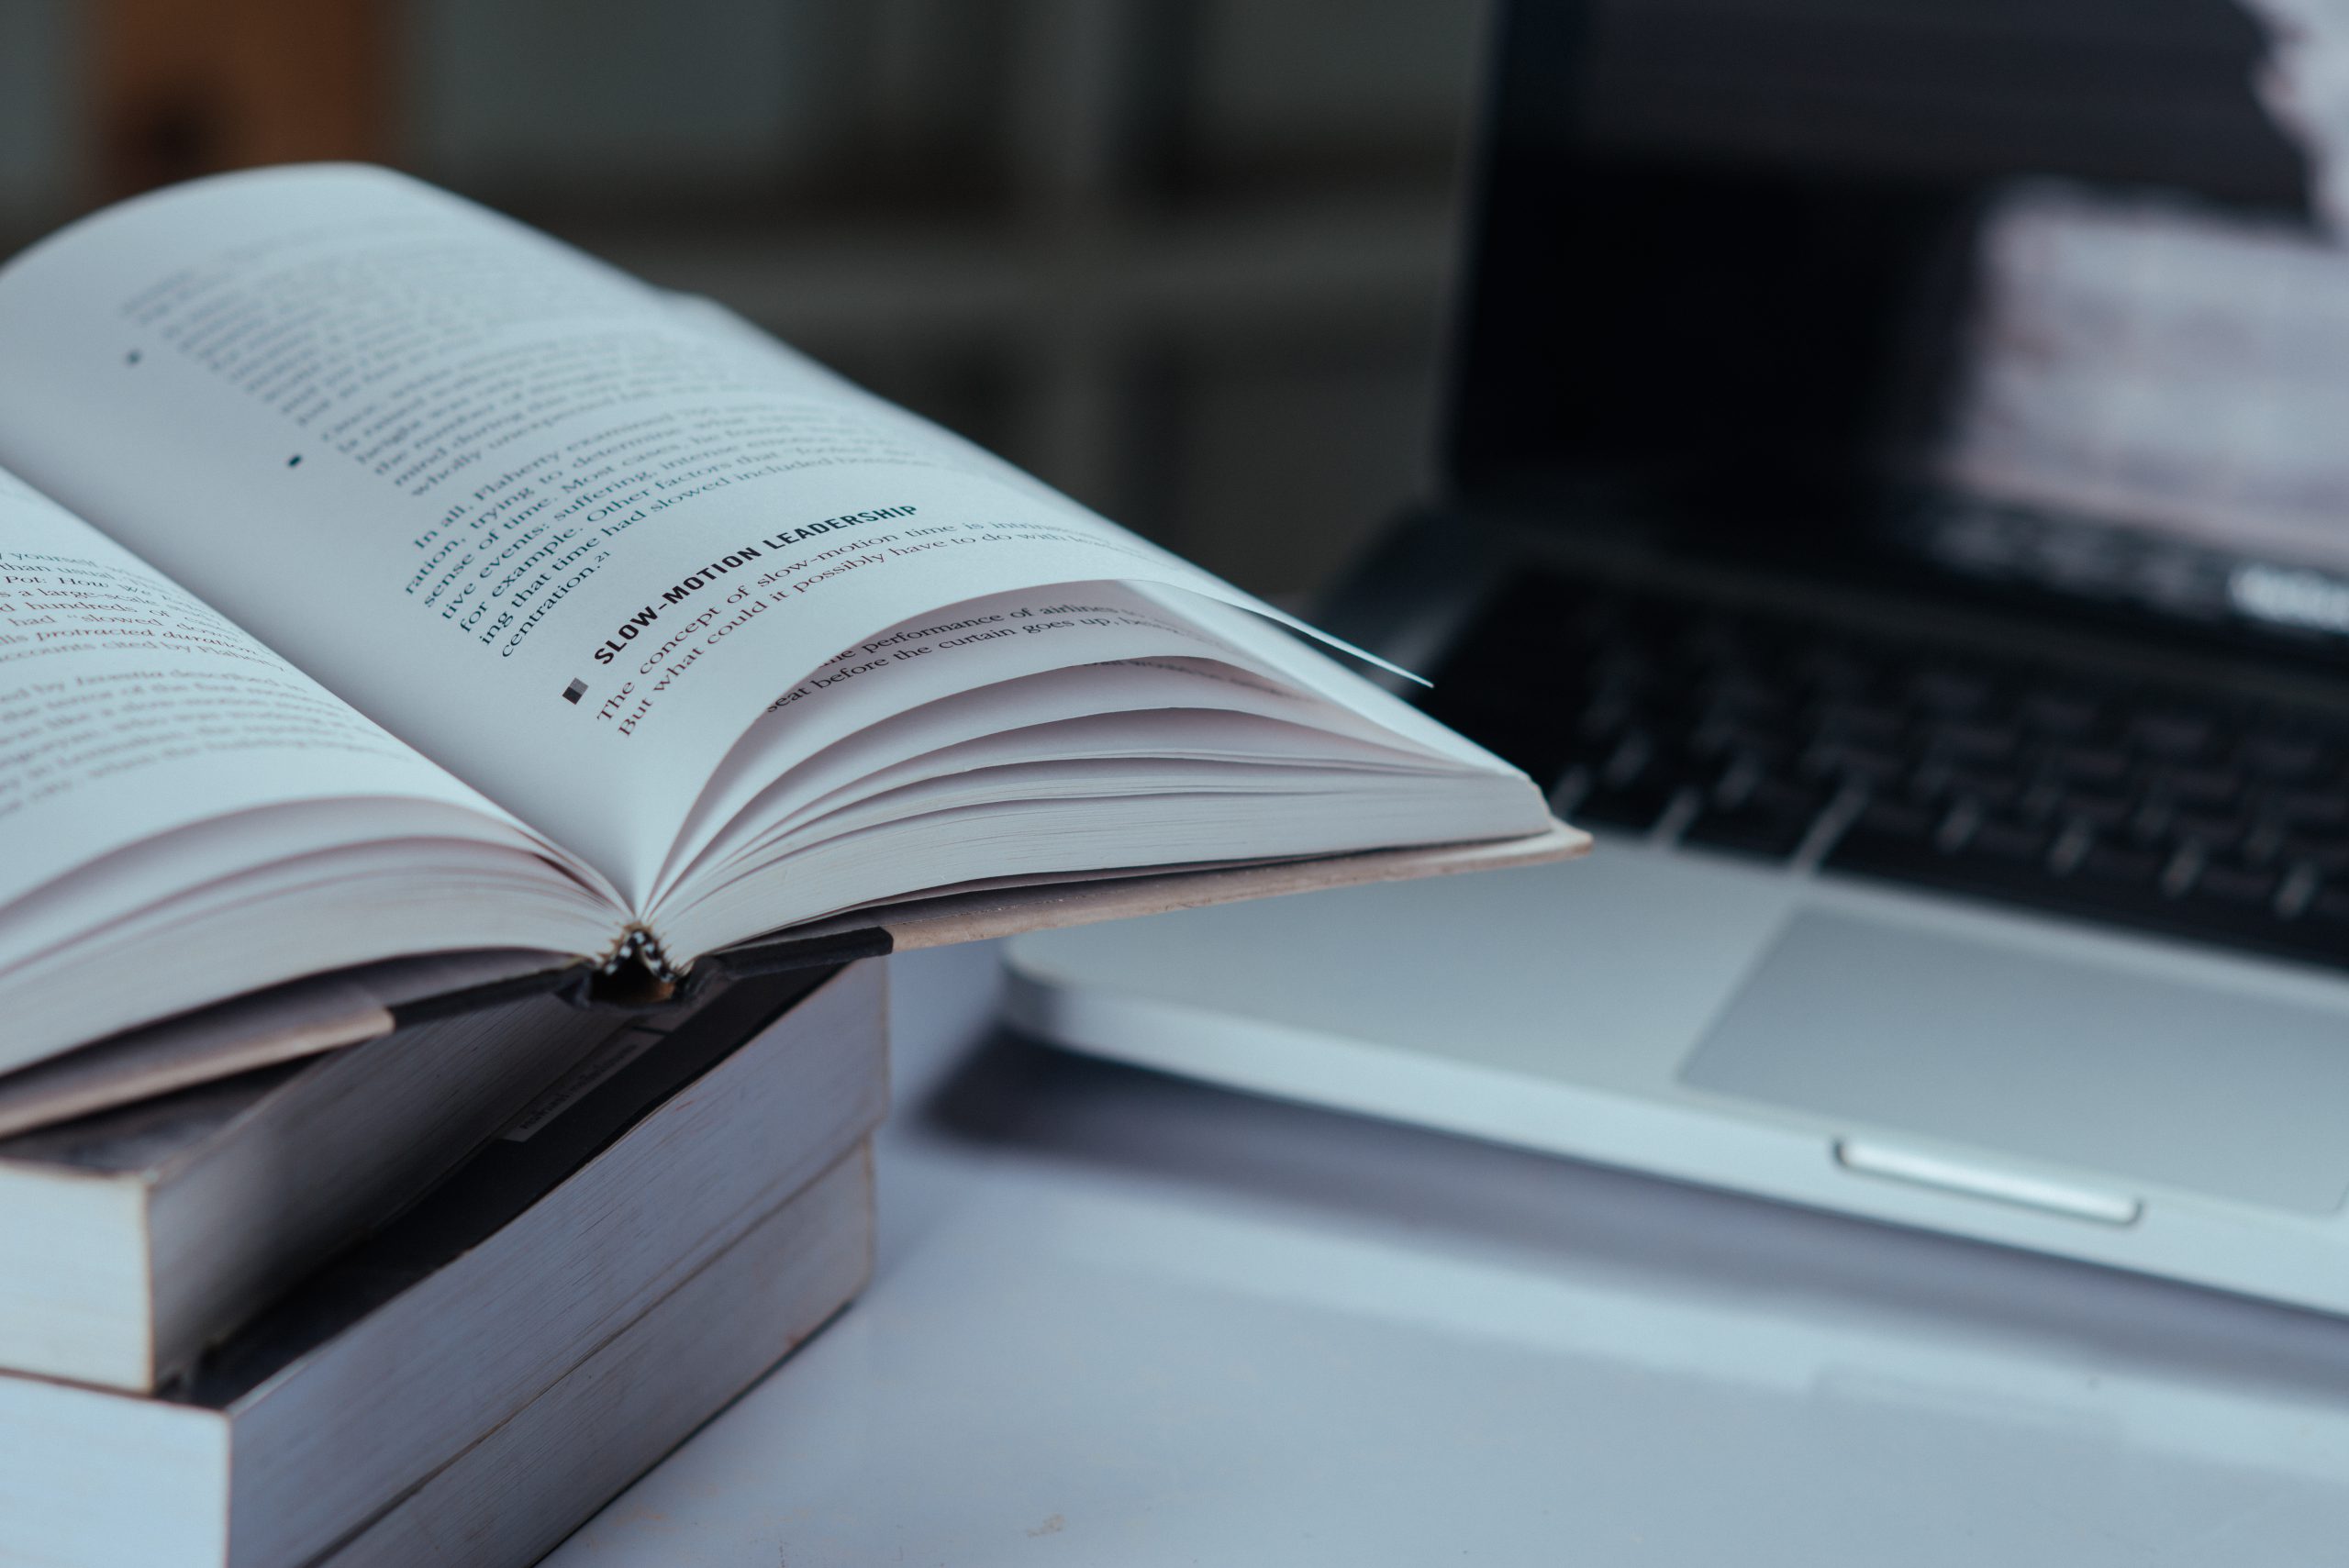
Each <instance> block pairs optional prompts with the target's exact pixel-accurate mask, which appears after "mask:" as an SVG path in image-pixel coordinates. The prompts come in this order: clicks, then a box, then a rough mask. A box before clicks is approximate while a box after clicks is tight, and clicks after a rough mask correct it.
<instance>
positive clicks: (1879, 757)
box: [1802, 740, 1909, 786]
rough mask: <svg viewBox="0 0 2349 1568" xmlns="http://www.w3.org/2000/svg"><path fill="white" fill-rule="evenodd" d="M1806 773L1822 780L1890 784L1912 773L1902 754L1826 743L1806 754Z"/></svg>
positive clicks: (1848, 743)
mask: <svg viewBox="0 0 2349 1568" xmlns="http://www.w3.org/2000/svg"><path fill="white" fill-rule="evenodd" d="M1802 765H1803V769H1804V771H1805V772H1807V773H1810V774H1812V775H1813V776H1815V777H1818V778H1822V779H1850V780H1860V781H1863V782H1865V783H1867V784H1872V785H1876V786H1882V785H1885V784H1891V783H1893V782H1894V781H1896V780H1898V779H1899V778H1901V777H1903V776H1904V775H1905V774H1907V773H1908V772H1909V760H1908V759H1907V758H1906V757H1903V756H1902V755H1900V753H1899V752H1898V751H1883V750H1879V749H1877V748H1875V747H1870V746H1865V745H1861V744H1858V743H1856V742H1854V741H1848V740H1826V741H1821V742H1820V743H1819V744H1818V745H1816V746H1813V747H1812V748H1811V749H1810V750H1809V751H1808V752H1806V753H1804V755H1803V759H1802Z"/></svg>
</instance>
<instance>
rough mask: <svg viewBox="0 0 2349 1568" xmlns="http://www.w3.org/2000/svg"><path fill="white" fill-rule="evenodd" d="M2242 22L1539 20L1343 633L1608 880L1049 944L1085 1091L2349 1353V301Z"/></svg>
mask: <svg viewBox="0 0 2349 1568" xmlns="http://www.w3.org/2000/svg"><path fill="white" fill-rule="evenodd" d="M2282 39H2286V34H2285V33H2284V31H2283V30H2282V26H2281V24H2280V23H2279V22H2278V21H2277V20H2276V19H2275V17H2273V15H2272V14H2270V13H2268V12H2267V11H2266V7H2265V6H2234V5H2231V4H2226V3H2223V0H2062V3H2058V0H1965V3H1958V0H1947V3H1942V4H1936V5H1932V6H1917V5H1910V4H1898V3H1893V0H1873V3H1871V0H1589V3H1569V0H1522V3H1520V4H1517V5H1514V6H1508V7H1507V8H1506V9H1505V12H1504V15H1503V16H1502V17H1501V19H1500V21H1499V24H1498V28H1497V49H1496V52H1495V61H1494V66H1493V71H1492V77H1491V86H1490V91H1489V97H1488V102H1487V115H1486V122H1487V123H1486V128H1485V134H1484V139H1483V146H1482V150H1481V153H1480V165H1481V180H1480V184H1481V192H1480V199H1479V203H1478V209H1479V210H1478V214H1477V216H1476V217H1475V220H1474V222H1473V224H1472V228H1473V233H1472V236H1471V245H1470V257H1469V262H1468V266H1467V269H1466V274H1467V275H1466V280H1465V287H1464V299H1463V303H1462V307H1461V311H1460V317H1459V320H1458V324H1457V331H1456V334H1455V339H1456V341H1455V352H1454V356H1453V369H1452V387H1451V396H1450V408H1449V417H1448V423H1447V428H1446V430H1445V432H1444V434H1443V436H1442V452H1441V456H1442V462H1441V465H1440V466H1441V471H1442V486H1441V493H1440V494H1439V495H1436V496H1434V497H1433V498H1432V499H1431V501H1430V502H1429V503H1428V504H1427V505H1425V506H1423V507H1421V508H1419V510H1417V511H1416V512H1415V513H1414V514H1413V515H1412V516H1410V517H1408V518H1406V519H1404V520H1402V522H1401V523H1400V524H1399V525H1398V526H1397V528H1395V529H1393V530H1392V531H1391V533H1390V534H1389V535H1388V536H1387V537H1386V539H1385V540H1384V541H1383V542H1382V543H1381V545H1380V546H1379V547H1378V548H1377V549H1376V550H1374V551H1373V552H1372V554H1371V555H1370V557H1369V558H1368V559H1367V560H1366V561H1364V562H1362V563H1360V566H1359V569H1358V570H1357V571H1355V572H1353V573H1352V574H1351V575H1350V577H1349V578H1348V580H1347V581H1346V582H1345V583H1344V584H1342V585H1341V588H1340V590H1339V591H1338V592H1337V594H1336V595H1334V596H1333V598H1332V599H1331V601H1330V603H1329V604H1328V605H1327V606H1325V609H1326V611H1327V613H1326V615H1325V617H1324V619H1325V620H1326V621H1327V622H1329V623H1330V624H1331V626H1332V628H1333V629H1335V630H1337V631H1338V632H1340V633H1341V635H1345V636H1348V637H1351V638H1353V639H1357V640H1360V641H1362V642H1364V644H1365V645H1366V646H1373V647H1375V648H1377V649H1378V650H1379V651H1382V652H1384V653H1386V654H1387V655H1389V656H1391V657H1394V658H1396V659H1397V660H1399V661H1401V662H1405V663H1406V664H1408V665H1409V666H1411V667H1413V668H1417V669H1420V670H1423V671H1426V672H1428V673H1430V674H1431V676H1432V679H1433V683H1434V684H1433V687H1432V689H1431V691H1430V692H1428V693H1426V694H1425V695H1423V696H1422V697H1421V698H1420V699H1419V700H1421V701H1423V702H1424V704H1425V706H1427V707H1428V708H1429V710H1430V711H1431V712H1433V713H1434V714H1436V715H1437V716H1439V717H1442V719H1444V720H1445V721H1447V722H1448V723H1450V724H1452V725H1453V726H1454V727H1456V728H1459V729H1461V730H1462V731H1464V733H1466V734H1467V735H1469V736H1470V737H1472V738H1474V739H1475V740H1479V741H1481V742H1483V743H1484V744H1486V745H1487V746H1489V747H1490V748H1492V749H1493V750H1495V751H1498V752H1499V753H1501V754H1502V755H1504V756H1506V757H1508V758H1509V759H1510V760H1511V761H1513V762H1516V763H1518V764H1519V765H1520V766H1521V767H1523V768H1524V769H1526V770H1527V771H1528V772H1529V773H1531V774H1533V775H1534V776H1535V777H1536V778H1537V779H1539V780H1540V781H1542V784H1544V785H1545V786H1546V787H1548V788H1550V789H1551V790H1552V791H1553V800H1554V803H1555V806H1556V807H1557V809H1558V810H1559V811H1560V813H1561V814H1562V815H1564V816H1565V817H1568V818H1569V819H1570V820H1573V821H1575V822H1576V823H1578V824H1580V825H1582V826H1584V827H1586V828H1590V829H1591V830H1592V831H1593V832H1594V833H1595V834H1596V835H1597V845H1596V848H1595V850H1594V851H1593V853H1592V854H1591V855H1590V856H1589V857H1588V858H1587V859H1586V860H1585V861H1583V862H1576V863H1569V864H1564V865H1558V866H1549V867H1541V868H1534V869H1529V870H1523V871H1515V872H1507V873H1494V874H1491V875H1486V876H1470V877H1462V878H1457V879H1449V880H1444V881H1439V882H1434V883H1417V884H1401V885H1395V886H1384V887H1372V888H1362V889H1354V890H1349V891H1342V892H1335V893H1329V894H1321V895H1308V896H1303V897H1298V898H1293V899H1281V900H1275V901H1272V902H1269V903H1264V904H1256V905H1240V906H1230V907H1227V908H1218V909H1208V910H1197V911H1188V912H1180V913H1175V914H1171V915H1167V916H1163V917H1153V918H1151V919H1146V920H1141V921H1135V922H1130V923H1125V924H1120V925H1116V926H1109V927H1097V928H1092V929H1081V930H1073V931H1062V932H1053V933H1048V934H1042V935H1037V936H1032V937H1028V938H1023V939H1020V940H1016V941H1014V942H1013V943H1011V944H1010V946H1009V948H1008V965H1009V970H1010V974H1011V1000H1010V1007H1011V1013H1012V1017H1013V1018H1014V1020H1015V1022H1017V1023H1018V1024H1019V1026H1021V1027H1023V1028H1024V1029H1028V1030H1029V1031H1030V1032H1032V1033H1034V1034H1036V1035H1038V1036H1041V1037H1042V1038H1043V1039H1045V1040H1052V1041H1055V1042H1058V1043H1060V1044H1063V1045H1065V1046H1068V1047H1072V1048H1074V1049H1077V1050H1080V1051H1090V1052H1094V1053H1097V1054H1100V1055H1104V1056H1109V1057H1115V1058H1119V1059H1123V1060H1126V1061H1130V1062H1141V1063H1145V1064H1147V1065H1150V1066H1152V1067H1156V1068H1160V1069H1163V1070H1166V1071H1169V1072H1173V1073H1184V1074H1188V1075H1192V1076H1196V1077H1200V1078H1206V1079H1210V1080H1214V1081H1218V1082H1221V1083H1224V1084H1231V1085H1235V1086H1238V1087H1241V1088H1245V1089H1250V1090H1254V1091H1258V1092H1262V1093H1266V1094H1271V1095H1285V1096H1288V1097H1292V1098H1295V1099H1299V1100H1304V1101H1309V1102H1314V1103H1319V1104H1324V1105H1329V1106H1340V1107H1345V1108H1349V1109H1353V1110H1355V1111H1360V1112H1364V1113H1369V1114H1373V1115H1377V1116H1384V1117H1390V1118H1400V1119H1403V1120H1407V1121H1411V1122H1416V1123H1422V1124H1427V1125H1431V1126H1435V1127H1440V1128H1446V1129H1453V1130H1455V1131H1458V1132H1461V1133H1464V1134H1469V1135H1473V1136H1476V1137H1481V1138H1486V1139H1491V1140H1500V1141H1504V1142H1507V1143H1510V1144H1516V1145H1521V1146H1524V1147H1528V1148H1533V1149H1539V1150H1545V1151H1553V1152H1555V1153H1558V1154H1561V1155H1567V1156H1573V1157H1576V1158H1580V1159H1585V1160H1591V1161H1600V1162H1609V1163H1611V1164H1617V1165H1621V1166H1627V1167H1631V1168H1634V1169H1637V1170H1641V1171H1646V1172H1651V1173H1657V1174H1660V1175H1664V1176H1667V1177H1673V1178H1678V1179H1683V1180H1687V1181H1693V1182H1700V1183H1706V1184H1716V1185H1720V1186H1723V1187H1729V1188H1735V1189H1738V1190H1741V1191H1745V1192H1750V1193H1756V1194H1763V1195H1770V1196H1773V1197H1776V1198H1780V1199H1784V1200H1787V1201H1791V1202H1795V1203H1798V1204H1804V1205H1810V1206H1815V1207H1821V1208H1827V1209H1833V1210H1839V1211H1843V1212H1847V1213H1851V1214H1854V1215H1862V1216H1867V1217H1871V1218H1876V1219H1881V1220H1887V1221H1891V1222H1895V1223H1899V1224H1904V1225H1909V1226H1917V1227H1926V1228H1932V1229H1939V1230H1943V1231H1948V1232H1953V1233H1956V1234H1959V1235H1964V1236H1967V1237H1973V1238H1976V1239H1980V1240H1989V1241H1994V1242H1999V1243H2005V1244H2009V1245H2012V1246H2018V1247H2023V1248H2029V1249H2034V1250H2037V1251H2044V1252H2052V1253H2060V1254H2065V1255H2068V1256H2072V1257H2076V1258H2080V1259H2086V1260H2090V1261H2093V1262H2099V1263H2102V1264H2108V1265H2111V1266H2115V1267H2120V1268H2125V1269H2132V1270H2137V1271H2143V1272H2145V1273H2154V1274H2161V1275H2166V1276H2170V1277H2172V1278H2176V1279H2181V1280H2188V1281H2194V1282H2199V1283H2200V1284H2207V1285H2212V1286H2217V1287H2221V1288H2224V1289H2228V1290H2232V1291H2237V1292H2242V1293H2247V1294H2251V1295H2256V1296H2266V1297H2269V1298H2272V1299H2277V1300H2282V1301H2287V1302H2293V1303H2299V1304H2302V1305H2305V1306H2309V1307H2318V1308H2322V1309H2328V1310H2332V1311H2349V1227H2344V1221H2343V1214H2342V1206H2343V1196H2344V1194H2349V249H2344V247H2343V244H2342V243H2341V241H2340V239H2339V238H2338V236H2339V234H2340V232H2341V230H2340V229H2339V228H2337V227H2336V220H2335V217H2333V215H2332V211H2331V207H2330V197H2329V195H2328V193H2329V192H2330V191H2331V190H2332V189H2334V188H2336V187H2337V186H2338V185H2339V184H2340V183H2343V175H2342V173H2341V171H2339V170H2338V169H2337V168H2336V167H2335V166H2334V161H2335V160H2336V159H2338V158H2340V157H2341V156H2343V151H2344V150H2343V146H2342V143H2343V140H2345V139H2349V138H2344V136H2343V128H2342V127H2340V126H2338V125H2337V124H2328V122H2327V118H2326V117H2327V114H2328V113H2329V112H2331V113H2334V117H2335V119H2336V120H2337V119H2338V113H2337V112H2336V111H2333V110H2332V105H2333V104H2335V103H2349V100H2343V99H2342V98H2341V95H2338V94H2337V93H2332V92H2331V91H2330V89H2329V88H2328V87H2327V85H2326V83H2327V82H2328V81H2329V80H2330V77H2329V75H2328V66H2327V62H2328V61H2332V62H2337V61H2338V60H2339V58H2340V51H2341V50H2343V49H2344V48H2349V42H2344V40H2341V39H2332V38H2329V37H2328V36H2327V35H2326V34H2325V32H2324V30H2323V29H2322V28H2309V27H2307V26H2303V27H2302V28H2300V29H2299V30H2298V31H2296V32H2294V33H2292V34H2291V35H2290V40H2291V41H2290V43H2289V47H2282V46H2280V45H2279V40H2282Z"/></svg>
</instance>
